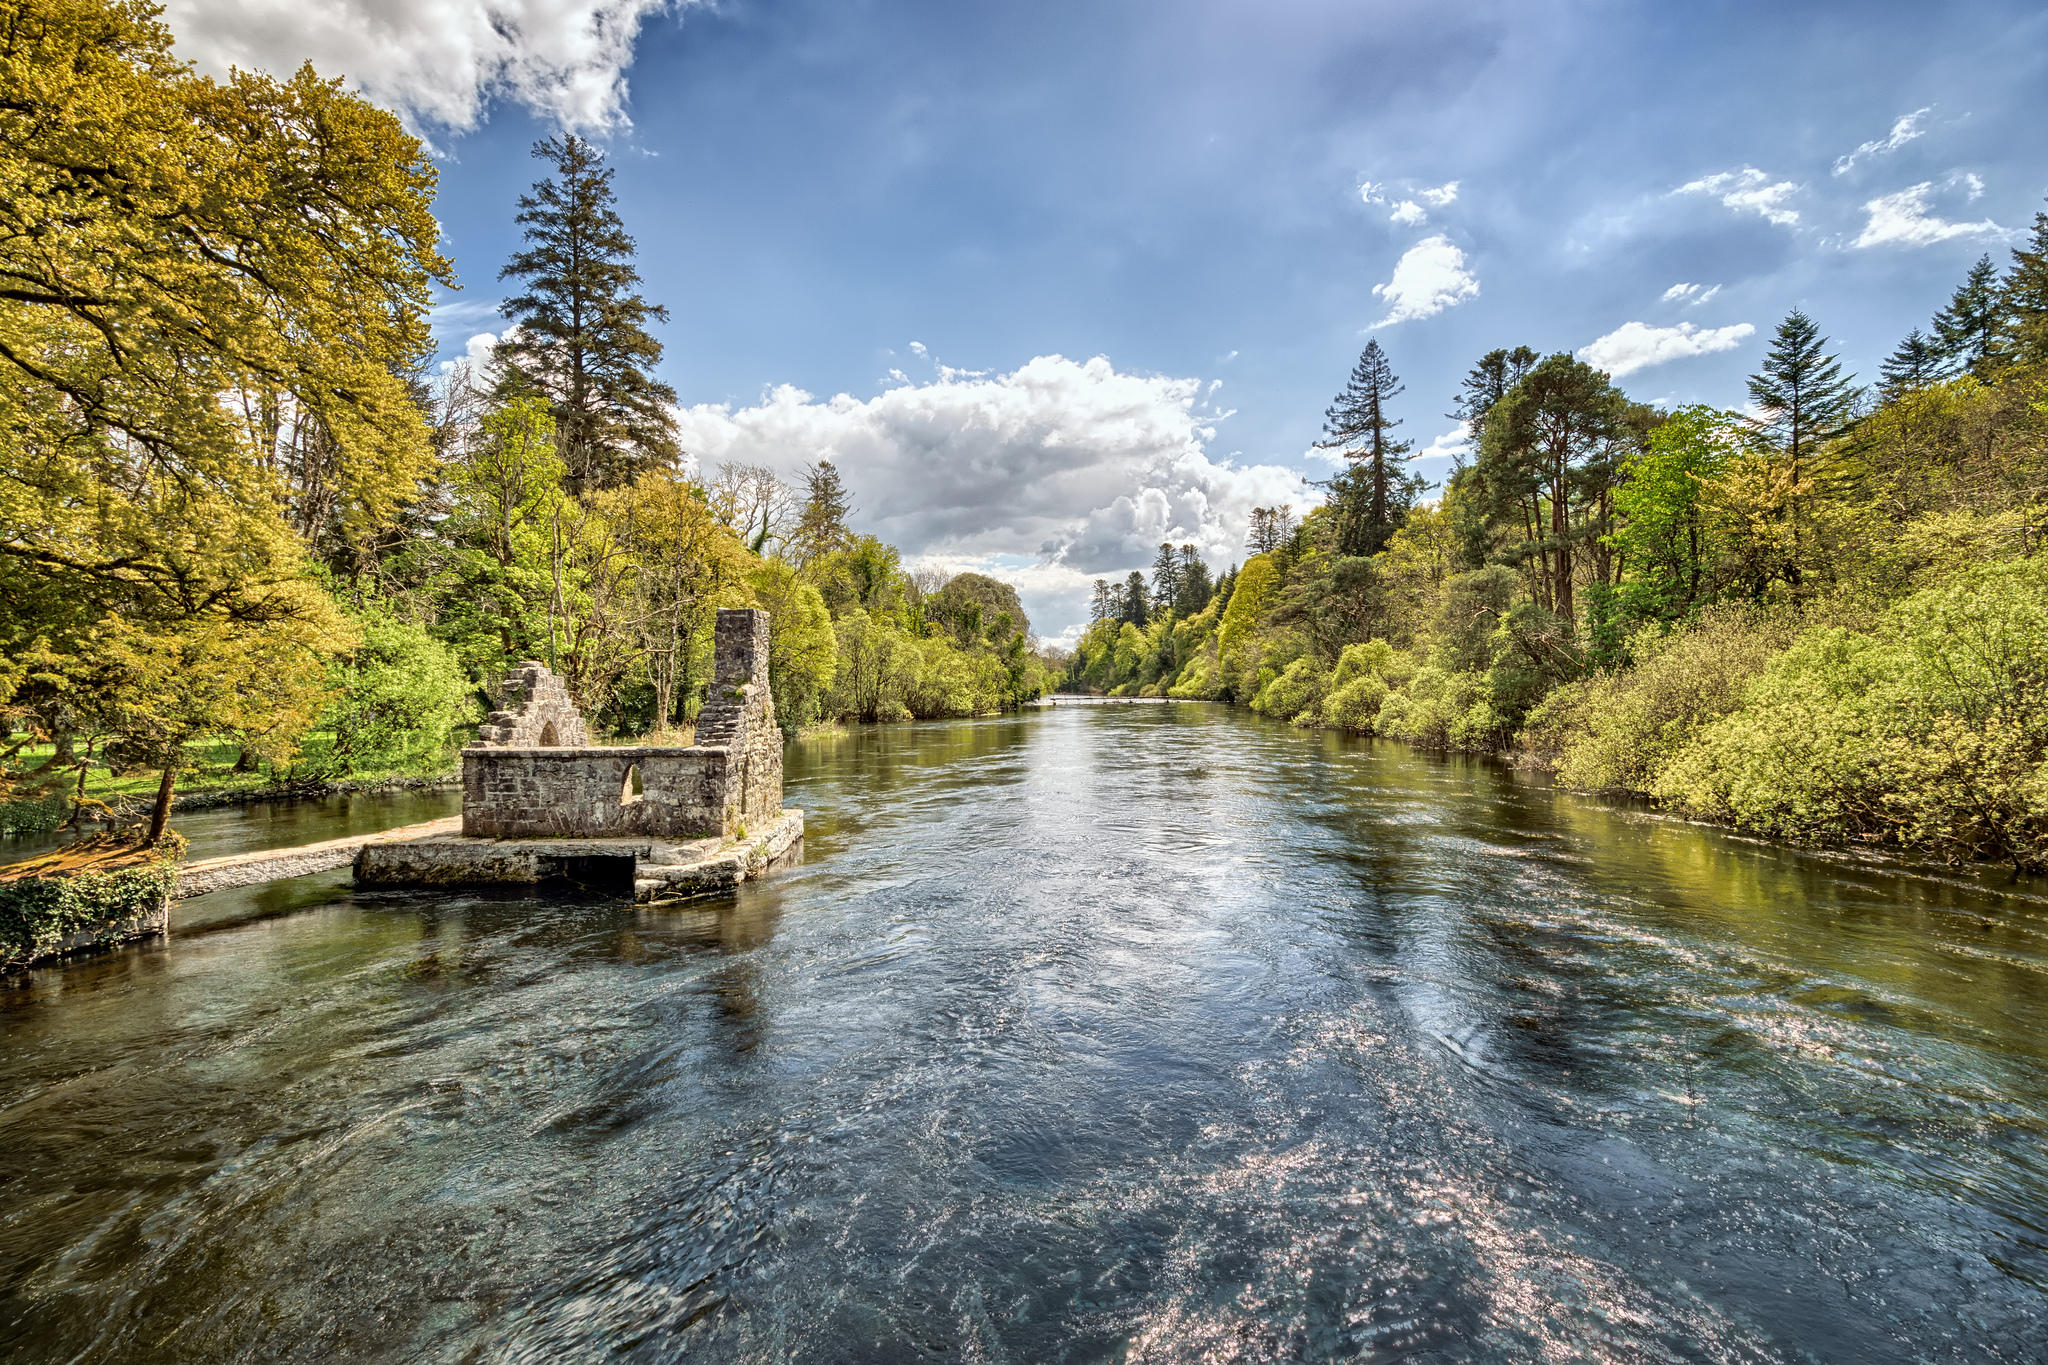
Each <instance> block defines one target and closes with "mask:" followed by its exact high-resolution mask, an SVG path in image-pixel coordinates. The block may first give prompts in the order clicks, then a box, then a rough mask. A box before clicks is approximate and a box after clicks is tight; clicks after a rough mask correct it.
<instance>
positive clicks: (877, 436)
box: [676, 355, 1317, 634]
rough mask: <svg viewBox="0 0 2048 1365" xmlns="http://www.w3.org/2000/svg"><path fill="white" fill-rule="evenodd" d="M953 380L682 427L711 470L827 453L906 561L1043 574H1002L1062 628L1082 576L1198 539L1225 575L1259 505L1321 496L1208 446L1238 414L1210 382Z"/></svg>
mask: <svg viewBox="0 0 2048 1365" xmlns="http://www.w3.org/2000/svg"><path fill="white" fill-rule="evenodd" d="M951 373H952V374H953V376H954V377H952V378H947V377H943V376H942V377H941V378H939V379H938V380H936V381H934V382H928V383H924V384H916V385H901V386H897V387H893V388H887V389H884V390H883V391H882V392H880V393H878V394H876V395H875V396H874V397H872V398H866V399H860V398H854V397H852V396H850V395H848V394H839V395H837V396H836V397H833V398H830V399H825V400H819V399H816V398H814V397H812V395H810V394H808V393H805V392H804V391H803V390H801V389H797V388H794V387H792V386H789V385H784V386H782V387H779V388H776V389H774V390H772V391H771V392H769V393H766V394H764V395H763V396H762V399H761V401H760V402H759V403H757V404H755V405H753V406H751V407H744V408H734V407H733V406H731V405H729V404H699V405H697V406H695V407H691V408H686V409H683V410H681V411H679V412H678V413H677V414H676V417H677V422H678V425H679V427H680V435H681V437H682V444H683V448H684V449H685V450H688V451H689V452H690V453H691V454H692V455H693V456H694V457H696V459H697V460H698V461H699V463H700V464H701V465H702V466H703V467H706V468H710V467H714V466H716V465H717V464H718V463H720V462H721V461H725V460H737V461H743V462H747V463H754V464H765V465H768V466H770V467H771V468H774V469H777V470H780V471H781V472H782V473H783V474H784V475H785V476H793V475H794V474H795V473H796V472H797V470H799V469H800V468H801V467H802V466H804V465H805V464H808V463H809V462H811V461H813V460H816V459H819V458H821V457H822V458H829V459H831V460H832V461H833V462H834V463H836V464H838V465H839V467H840V469H841V470H842V472H843V473H844V474H845V477H846V482H847V485H848V487H849V488H850V490H851V492H852V495H853V501H854V504H855V507H856V508H857V512H856V515H855V517H854V521H855V524H856V525H857V526H858V527H860V529H862V530H866V531H872V532H873V533H874V534H876V535H878V536H881V537H882V538H883V539H884V540H887V541H889V542H890V543H891V544H894V545H896V546H898V547H899V548H901V549H902V550H903V551H904V553H905V554H906V555H908V556H912V557H938V558H942V559H945V560H948V561H952V560H959V561H962V562H966V561H974V562H977V563H989V562H995V560H996V557H1009V559H1010V561H1011V562H1019V563H1027V564H1035V565H1036V566H1037V567H1036V568H1035V569H1034V570H1033V573H1034V574H1036V575H1037V576H1036V577H1031V576H1023V577H1020V573H1019V572H1011V571H1005V572H1003V573H998V574H996V576H997V577H1002V578H1006V579H1008V580H1009V581H1012V582H1016V583H1017V584H1018V587H1019V591H1020V592H1024V593H1025V594H1026V605H1027V607H1028V608H1029V610H1030V612H1031V615H1032V620H1033V621H1034V623H1036V624H1037V625H1038V626H1039V628H1040V629H1042V630H1047V631H1049V632H1052V633H1055V634H1056V633H1057V632H1058V631H1059V630H1060V629H1061V627H1062V626H1063V624H1065V623H1066V622H1067V621H1068V620H1070V619H1072V618H1071V616H1069V615H1068V614H1066V613H1068V612H1069V609H1071V610H1072V611H1075V612H1079V613H1081V614H1083V615H1085V610H1086V594H1085V591H1081V588H1085V585H1086V583H1087V582H1088V581H1089V580H1091V579H1092V578H1094V577H1096V576H1098V575H1100V576H1104V577H1108V576H1111V575H1118V576H1120V575H1122V574H1124V573H1128V572H1129V571H1130V570H1132V569H1135V568H1143V567H1144V566H1146V565H1147V564H1149V563H1150V562H1151V560H1152V556H1153V553H1154V552H1155V551H1156V550H1157V549H1158V546H1159V542H1161V541H1163V540H1170V541H1172V542H1173V543H1175V544H1183V543H1188V542H1192V543H1193V544H1195V545H1197V546H1198V547H1200V549H1201V550H1202V552H1203V553H1204V554H1205V555H1206V556H1207V558H1208V559H1209V561H1210V562H1211V563H1212V564H1214V565H1216V566H1217V567H1219V568H1220V567H1221V566H1222V565H1224V564H1226V563H1228V562H1230V561H1231V560H1233V559H1240V558H1242V557H1243V542H1244V534H1245V528H1246V525H1247V524H1248V522H1249V521H1250V516H1251V509H1252V508H1253V507H1258V506H1266V505H1270V504H1272V503H1275V502H1288V503H1292V504H1294V506H1295V507H1296V508H1297V509H1301V508H1304V507H1305V506H1307V505H1308V504H1310V503H1312V502H1314V501H1316V500H1317V495H1315V494H1314V493H1312V492H1310V491H1308V490H1306V489H1304V488H1303V486H1302V482H1301V475H1300V474H1299V473H1298V472H1297V471H1295V470H1292V469H1288V468H1285V467H1282V466H1279V465H1240V464H1237V463H1234V462H1232V461H1231V460H1229V459H1226V458H1219V457H1216V456H1214V455H1212V454H1211V453H1210V451H1209V446H1210V444H1211V443H1212V442H1213V441H1214V440H1215V436H1216V426H1215V424H1216V423H1217V422H1218V421H1220V420H1221V419H1222V418H1223V417H1224V416H1225V415H1227V414H1224V413H1220V412H1217V411H1214V410H1212V409H1210V408H1209V407H1207V406H1206V400H1205V397H1204V393H1203V390H1204V385H1203V383H1202V382H1201V381H1200V380H1196V379H1177V378H1170V377H1164V376H1145V375H1134V374H1126V373H1123V372H1121V371H1119V370H1117V369H1116V367H1115V366H1113V365H1111V364H1110V362H1109V361H1108V360H1107V359H1104V358H1102V357H1097V358H1095V359H1093V360H1089V361H1086V362H1080V361H1074V360H1068V359H1066V358H1065V357H1062V356H1057V355H1052V356H1039V357H1038V358H1036V359H1034V360H1032V361H1030V362H1029V363H1027V364H1025V365H1023V366H1021V367H1019V368H1018V369H1016V370H1014V371H1012V372H1010V373H1007V374H993V375H984V376H980V377H969V376H966V375H965V373H964V372H962V371H952V372H951ZM1055 570H1057V572H1054V571H1055ZM1062 584H1064V585H1065V586H1064V587H1061V586H1059V585H1062ZM1077 584H1078V585H1081V588H1077V587H1076V585H1077ZM1028 585H1036V586H1028ZM1033 594H1037V596H1036V597H1035V598H1034V596H1033ZM1062 594H1066V595H1064V596H1063V595H1062Z"/></svg>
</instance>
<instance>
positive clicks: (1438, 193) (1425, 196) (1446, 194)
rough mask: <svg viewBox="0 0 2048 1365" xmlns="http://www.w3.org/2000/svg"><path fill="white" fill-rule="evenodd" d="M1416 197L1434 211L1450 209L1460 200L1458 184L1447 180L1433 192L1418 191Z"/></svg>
mask: <svg viewBox="0 0 2048 1365" xmlns="http://www.w3.org/2000/svg"><path fill="white" fill-rule="evenodd" d="M1415 197H1416V198H1418V199H1420V200H1421V201H1422V202H1423V203H1425V204H1427V205H1429V206H1430V207H1431V208H1433V209H1441V208H1449V207H1450V206H1451V205H1452V204H1453V203H1456V202H1457V198H1458V182H1457V181H1455V180H1446V181H1445V182H1444V183H1443V184H1441V185H1438V186H1437V187H1436V188H1435V189H1433V190H1417V191H1416V194H1415Z"/></svg>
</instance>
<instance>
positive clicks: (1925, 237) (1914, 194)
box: [1849, 177, 2005, 247]
mask: <svg viewBox="0 0 2048 1365" xmlns="http://www.w3.org/2000/svg"><path fill="white" fill-rule="evenodd" d="M1972 178H1974V177H1972ZM1980 183H1981V182H1980ZM1933 193H1934V182H1933V181H1931V180H1923V181H1921V182H1920V183H1919V184H1917V185H1912V186H1908V187H1907V188H1905V189H1903V190H1900V191H1899V192H1898V193H1896V194H1884V195H1879V196H1878V197H1877V198H1875V199H1873V200H1871V201H1870V202H1869V203H1867V204H1865V205H1864V206H1863V210H1864V212H1865V213H1868V214H1869V215H1870V219H1869V221H1868V222H1866V223H1864V225H1863V231H1861V232H1859V233H1858V234H1856V240H1855V241H1853V242H1851V243H1849V245H1850V246H1858V247H1871V246H1932V245H1933V244H1934V243H1936V242H1946V241H1948V240H1950V239H1951V238H1954V237H1999V236H2003V235H2004V233H2005V229H2003V228H2001V227H2000V226H1998V224H1996V223H1994V222H1992V221H1991V220H1990V219H1989V218H1985V219H1982V220H1980V221H1978V222H1975V223H1951V222H1949V221H1948V220H1947V219H1944V218H1937V217H1935V216H1934V215H1933V214H1931V213H1929V212H1928V211H1927V201H1928V198H1929V197H1930V196H1931V195H1932V194H1933ZM1971 197H1972V198H1975V197H1976V196H1975V195H1972V196H1971Z"/></svg>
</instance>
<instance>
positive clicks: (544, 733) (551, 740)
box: [540, 721, 562, 749]
mask: <svg viewBox="0 0 2048 1365" xmlns="http://www.w3.org/2000/svg"><path fill="white" fill-rule="evenodd" d="M540 747H541V748H543V749H559V748H561V747H562V738H561V736H560V735H559V734H557V733H556V732H555V723H554V722H553V721H549V722H548V723H547V724H546V725H543V726H542V727H541V730H540Z"/></svg>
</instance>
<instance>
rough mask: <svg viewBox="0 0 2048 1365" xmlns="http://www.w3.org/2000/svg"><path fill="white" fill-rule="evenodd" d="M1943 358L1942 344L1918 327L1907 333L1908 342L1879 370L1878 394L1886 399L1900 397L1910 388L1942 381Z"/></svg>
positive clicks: (1887, 358) (1902, 343) (1887, 359)
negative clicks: (1938, 380)
mask: <svg viewBox="0 0 2048 1365" xmlns="http://www.w3.org/2000/svg"><path fill="white" fill-rule="evenodd" d="M1941 371H1942V357H1941V347H1940V345H1939V343H1937V342H1935V341H1932V340H1930V339H1929V338H1928V337H1927V336H1926V334H1925V333H1923V332H1922V331H1921V330H1920V329H1919V328H1918V327H1915V328H1914V329H1913V330H1912V331H1910V332H1908V333H1906V339H1905V340H1904V341H1901V342H1900V343H1899V344H1898V347H1897V349H1895V350H1894V351H1893V352H1892V353H1891V355H1889V356H1888V357H1886V358H1885V362H1884V365H1883V367H1882V368H1881V369H1880V370H1879V371H1878V373H1879V376H1880V379H1879V383H1878V391H1879V392H1880V393H1882V394H1883V395H1884V396H1885V397H1886V398H1888V399H1889V398H1897V397H1898V396H1899V395H1900V394H1902V393H1905V392H1906V391H1907V390H1909V389H1917V388H1921V387H1923V386H1925V385H1927V384H1931V383H1933V382H1934V381H1935V380H1937V379H1939V378H1941Z"/></svg>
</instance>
